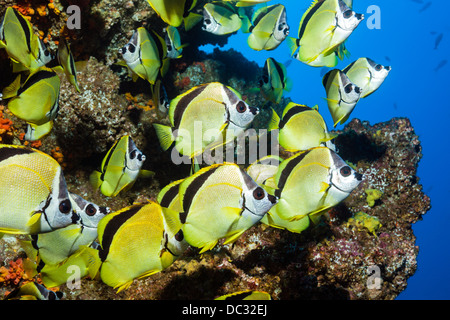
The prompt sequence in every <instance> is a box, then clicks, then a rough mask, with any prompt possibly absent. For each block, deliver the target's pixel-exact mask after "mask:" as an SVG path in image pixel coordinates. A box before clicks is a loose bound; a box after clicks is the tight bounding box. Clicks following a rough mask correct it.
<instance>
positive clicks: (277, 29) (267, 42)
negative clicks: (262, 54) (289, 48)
mask: <svg viewBox="0 0 450 320" xmlns="http://www.w3.org/2000/svg"><path fill="white" fill-rule="evenodd" d="M288 35H289V25H288V24H287V17H286V8H285V7H284V6H283V5H282V4H277V5H272V6H269V7H262V8H260V9H258V10H257V11H256V12H255V13H254V14H253V17H252V26H251V27H250V35H249V36H248V39H247V43H248V45H249V47H250V48H252V49H253V50H256V51H260V50H274V49H275V48H277V47H278V46H279V45H280V44H281V43H282V42H283V41H284V39H286V37H287V36H288Z"/></svg>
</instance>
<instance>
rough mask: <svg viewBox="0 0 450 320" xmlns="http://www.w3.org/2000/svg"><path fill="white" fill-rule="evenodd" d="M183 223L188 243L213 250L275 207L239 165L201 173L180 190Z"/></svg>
mask: <svg viewBox="0 0 450 320" xmlns="http://www.w3.org/2000/svg"><path fill="white" fill-rule="evenodd" d="M179 197H180V205H181V208H182V210H183V212H180V221H181V222H182V224H183V225H182V230H183V234H184V237H185V239H186V241H187V242H188V243H189V244H190V245H192V246H194V247H198V248H201V251H200V253H202V252H205V251H207V250H210V249H212V248H213V247H214V246H215V245H216V244H217V242H218V241H219V239H222V238H225V243H232V242H234V241H236V240H237V239H238V238H239V237H240V236H241V235H242V234H243V233H244V232H245V231H246V230H247V229H248V228H250V227H251V226H253V225H254V224H255V223H257V222H258V221H260V220H261V218H262V217H263V216H264V215H265V214H266V212H267V211H269V209H270V208H271V207H272V206H273V205H274V204H275V203H276V201H277V199H276V197H274V196H271V195H269V194H267V192H266V191H264V190H263V188H261V187H260V186H259V185H257V184H256V183H255V182H254V181H253V180H252V179H251V178H250V176H249V175H247V173H245V172H244V171H243V170H242V169H240V168H239V166H238V165H236V164H229V163H225V164H216V165H212V166H209V167H206V168H203V169H201V170H200V171H198V172H196V173H195V174H193V175H192V176H190V177H188V178H186V179H185V180H184V181H182V182H181V184H180V186H179Z"/></svg>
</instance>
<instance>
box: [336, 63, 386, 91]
mask: <svg viewBox="0 0 450 320" xmlns="http://www.w3.org/2000/svg"><path fill="white" fill-rule="evenodd" d="M391 69H392V68H391V67H390V66H383V65H381V64H379V63H376V62H375V61H373V60H372V59H370V58H359V59H358V60H356V61H354V62H352V63H351V64H350V65H348V66H347V67H346V68H345V69H344V70H342V72H344V73H345V74H346V75H347V77H348V79H349V80H350V81H351V82H352V83H354V84H355V85H357V86H358V87H360V88H361V91H362V93H361V98H365V97H367V96H369V95H371V94H372V93H374V92H375V90H377V89H378V88H379V87H380V86H381V84H382V83H383V82H384V80H385V79H386V77H387V76H388V74H389V72H390V71H391Z"/></svg>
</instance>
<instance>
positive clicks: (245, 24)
mask: <svg viewBox="0 0 450 320" xmlns="http://www.w3.org/2000/svg"><path fill="white" fill-rule="evenodd" d="M238 15H239V18H241V31H242V32H243V33H250V28H251V27H252V22H251V21H250V18H249V17H248V15H247V14H246V13H245V10H244V9H243V8H239V9H238Z"/></svg>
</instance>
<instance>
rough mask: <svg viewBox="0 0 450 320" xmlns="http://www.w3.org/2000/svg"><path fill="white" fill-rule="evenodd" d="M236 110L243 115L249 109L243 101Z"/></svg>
mask: <svg viewBox="0 0 450 320" xmlns="http://www.w3.org/2000/svg"><path fill="white" fill-rule="evenodd" d="M236 110H237V112H239V113H243V112H245V111H246V110H247V107H246V105H245V103H244V102H243V101H239V103H238V104H237V105H236Z"/></svg>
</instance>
